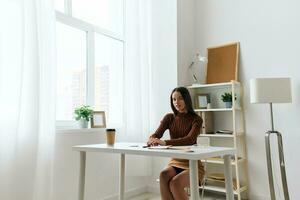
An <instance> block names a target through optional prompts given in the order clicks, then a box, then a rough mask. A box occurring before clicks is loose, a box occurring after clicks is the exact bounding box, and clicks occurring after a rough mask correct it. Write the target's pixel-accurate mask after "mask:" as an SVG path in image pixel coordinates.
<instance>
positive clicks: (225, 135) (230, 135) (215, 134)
mask: <svg viewBox="0 0 300 200" xmlns="http://www.w3.org/2000/svg"><path fill="white" fill-rule="evenodd" d="M242 135H243V132H238V133H236V135H234V134H217V133H212V134H200V135H199V137H219V138H234V137H235V136H242Z"/></svg>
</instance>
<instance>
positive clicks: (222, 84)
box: [186, 81, 240, 89]
mask: <svg viewBox="0 0 300 200" xmlns="http://www.w3.org/2000/svg"><path fill="white" fill-rule="evenodd" d="M232 83H234V84H236V85H240V82H238V81H232V82H225V83H212V84H193V85H190V86H186V87H187V88H189V89H197V88H209V87H226V86H231V85H232Z"/></svg>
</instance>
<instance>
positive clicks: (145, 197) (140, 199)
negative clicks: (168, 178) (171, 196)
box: [130, 193, 225, 200]
mask: <svg viewBox="0 0 300 200" xmlns="http://www.w3.org/2000/svg"><path fill="white" fill-rule="evenodd" d="M224 199H225V196H220V195H215V194H207V195H205V197H204V200H224ZM130 200H160V196H159V195H158V194H152V193H144V194H142V195H139V196H136V197H133V198H131V199H130Z"/></svg>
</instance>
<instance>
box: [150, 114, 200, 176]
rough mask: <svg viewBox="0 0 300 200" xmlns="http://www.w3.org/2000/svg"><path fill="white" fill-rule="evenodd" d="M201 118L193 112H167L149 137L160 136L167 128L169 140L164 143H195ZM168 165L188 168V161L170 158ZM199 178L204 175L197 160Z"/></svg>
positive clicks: (175, 144)
mask: <svg viewBox="0 0 300 200" xmlns="http://www.w3.org/2000/svg"><path fill="white" fill-rule="evenodd" d="M202 122H203V120H202V118H201V117H200V116H198V115H195V114H190V113H178V114H177V115H175V114H173V113H169V114H167V115H165V117H164V118H163V119H162V121H161V122H160V126H159V127H158V129H157V130H156V131H155V133H154V134H153V135H151V137H155V138H161V137H162V136H163V134H164V132H165V131H166V130H167V129H169V132H170V138H171V139H170V140H165V142H166V145H173V146H180V145H181V146H183V145H193V144H196V143H197V137H198V135H199V133H200V130H201V127H202ZM169 166H174V167H178V168H181V169H188V168H189V161H188V160H185V159H178V158H172V159H171V161H170V162H169ZM198 175H199V180H202V179H203V177H204V168H203V165H202V163H201V161H200V160H199V162H198Z"/></svg>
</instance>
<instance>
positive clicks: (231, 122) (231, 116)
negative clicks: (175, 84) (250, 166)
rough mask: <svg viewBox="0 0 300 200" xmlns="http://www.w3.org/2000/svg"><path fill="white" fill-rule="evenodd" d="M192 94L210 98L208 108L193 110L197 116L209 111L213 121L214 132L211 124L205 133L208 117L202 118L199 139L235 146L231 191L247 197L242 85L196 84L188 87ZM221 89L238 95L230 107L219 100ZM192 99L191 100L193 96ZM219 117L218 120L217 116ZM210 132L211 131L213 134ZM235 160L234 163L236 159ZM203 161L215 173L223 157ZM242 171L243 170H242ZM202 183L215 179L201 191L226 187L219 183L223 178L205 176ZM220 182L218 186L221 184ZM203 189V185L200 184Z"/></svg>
mask: <svg viewBox="0 0 300 200" xmlns="http://www.w3.org/2000/svg"><path fill="white" fill-rule="evenodd" d="M187 88H188V89H189V90H190V92H191V94H192V96H194V97H195V98H196V97H197V96H198V95H199V94H209V96H210V100H211V102H210V103H211V106H210V108H209V109H207V108H201V109H198V108H196V109H195V111H196V112H197V113H198V114H199V115H200V116H202V117H203V116H205V115H203V112H205V113H207V112H209V113H212V114H210V115H213V116H210V118H207V119H209V120H212V121H213V122H211V121H210V123H209V124H210V125H209V126H211V124H212V123H213V125H212V127H213V131H211V129H212V128H211V127H210V128H209V130H210V133H209V134H208V132H206V131H207V130H206V128H207V127H205V126H208V121H205V120H207V119H205V118H206V117H205V118H204V119H203V128H202V133H201V134H200V135H199V140H201V139H203V138H207V141H209V144H207V145H211V146H230V147H234V148H236V149H237V153H236V154H235V155H234V158H233V160H232V163H231V164H232V168H233V176H234V178H235V180H236V189H235V190H234V194H235V196H236V198H237V199H238V200H241V199H242V193H243V197H246V196H247V194H246V191H247V189H248V177H247V174H248V173H247V152H246V143H245V132H244V113H243V106H242V105H243V104H242V96H243V91H242V85H241V83H239V82H237V81H231V82H226V83H215V84H197V85H192V86H188V87H187ZM224 92H231V93H232V96H233V97H234V96H235V95H236V96H237V99H235V98H233V101H232V108H226V107H225V104H224V103H223V102H222V101H221V94H223V93H224ZM195 98H194V99H195ZM195 101H198V99H195V100H194V105H199V103H196V102H195ZM218 117H219V118H221V119H218ZM221 129H222V130H230V131H232V134H228V133H227V134H220V133H218V134H216V131H217V130H221ZM212 132H213V134H212ZM236 161H237V162H236ZM202 162H203V163H205V164H206V170H207V172H208V173H211V172H213V173H215V172H217V171H215V170H216V169H218V170H219V171H223V169H222V168H223V167H224V166H223V165H224V162H223V159H222V158H211V159H207V160H202ZM241 172H243V173H241ZM205 177H206V181H205V182H209V183H211V182H214V181H215V182H216V185H214V184H205V185H204V190H208V191H215V192H222V193H225V186H222V184H220V183H221V182H222V181H220V180H213V179H210V178H208V176H207V175H206V176H205ZM220 185H221V186H220ZM200 188H201V189H203V187H200Z"/></svg>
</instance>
